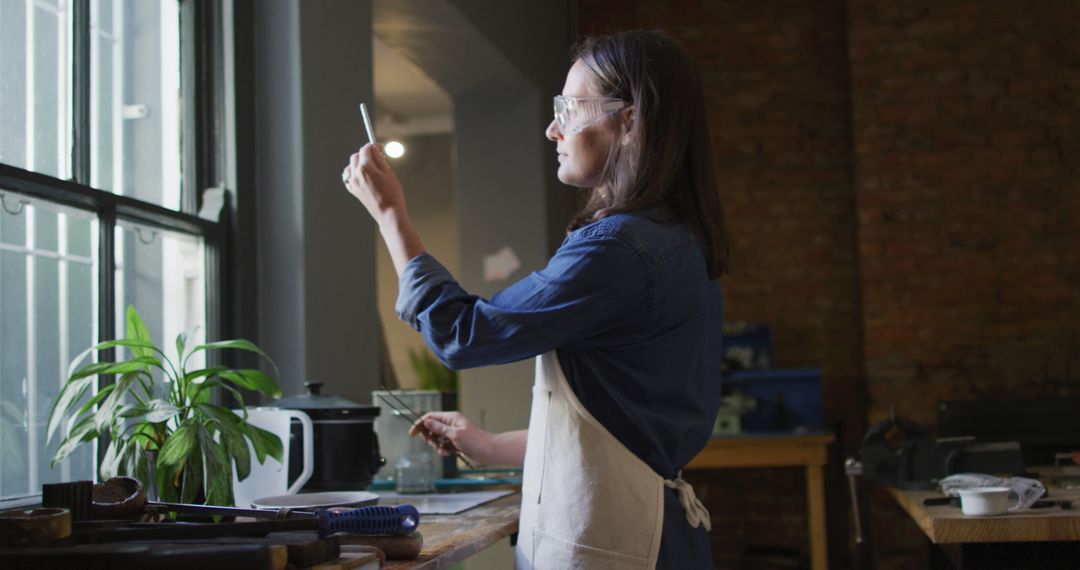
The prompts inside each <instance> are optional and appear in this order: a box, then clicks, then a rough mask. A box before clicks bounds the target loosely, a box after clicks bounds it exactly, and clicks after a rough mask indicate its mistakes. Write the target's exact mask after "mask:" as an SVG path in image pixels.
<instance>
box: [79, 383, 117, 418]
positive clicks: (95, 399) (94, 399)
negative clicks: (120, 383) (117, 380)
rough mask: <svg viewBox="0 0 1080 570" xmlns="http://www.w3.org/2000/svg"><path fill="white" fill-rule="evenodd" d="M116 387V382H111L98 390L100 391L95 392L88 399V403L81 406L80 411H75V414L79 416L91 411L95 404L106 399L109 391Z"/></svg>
mask: <svg viewBox="0 0 1080 570" xmlns="http://www.w3.org/2000/svg"><path fill="white" fill-rule="evenodd" d="M115 388H116V384H109V385H108V386H105V387H104V388H102V389H100V390H98V393H97V394H94V396H93V397H92V398H90V399H89V400H87V401H86V403H85V404H83V405H82V407H81V408H79V411H77V412H75V414H74V415H75V416H76V417H78V416H81V415H83V414H85V413H86V412H89V411H90V408H93V407H94V406H96V405H98V404H99V403H101V401H102V400H104V399H105V397H106V396H108V395H109V392H112V391H113V390H114V389H115Z"/></svg>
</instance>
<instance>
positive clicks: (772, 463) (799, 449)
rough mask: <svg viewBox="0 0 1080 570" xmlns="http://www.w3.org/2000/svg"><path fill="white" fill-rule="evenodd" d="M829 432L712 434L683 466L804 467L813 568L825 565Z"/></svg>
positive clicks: (693, 467) (816, 569) (830, 435)
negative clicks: (699, 451)
mask: <svg viewBox="0 0 1080 570" xmlns="http://www.w3.org/2000/svg"><path fill="white" fill-rule="evenodd" d="M833 439H834V438H833V435H832V434H816V435H737V436H716V437H713V438H712V439H711V440H709V444H708V445H707V446H705V449H703V450H701V453H699V454H698V455H697V457H695V458H694V460H693V461H691V462H690V464H689V465H687V466H686V468H687V469H713V468H726V467H804V468H805V469H806V502H807V504H808V505H809V510H810V513H809V515H810V517H809V518H810V561H811V568H813V569H814V570H825V569H826V568H828V567H829V551H828V546H827V541H826V532H825V464H826V463H828V453H827V451H828V450H827V448H828V446H829V444H830V443H832V442H833Z"/></svg>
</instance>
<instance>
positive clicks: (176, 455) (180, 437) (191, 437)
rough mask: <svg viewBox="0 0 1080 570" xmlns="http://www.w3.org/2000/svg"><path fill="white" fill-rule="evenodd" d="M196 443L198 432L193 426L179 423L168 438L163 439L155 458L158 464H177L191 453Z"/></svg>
mask: <svg viewBox="0 0 1080 570" xmlns="http://www.w3.org/2000/svg"><path fill="white" fill-rule="evenodd" d="M196 443H198V434H197V432H196V430H195V428H194V426H193V425H192V424H191V423H187V422H185V423H184V424H181V426H180V427H179V428H177V429H176V431H174V432H173V433H172V435H170V436H169V439H167V440H165V445H163V446H161V451H159V452H158V458H157V464H158V466H159V467H160V466H163V465H177V464H178V463H180V462H181V461H183V460H184V458H186V457H187V456H188V455H189V454H191V452H192V451H193V450H194V449H195V445H196Z"/></svg>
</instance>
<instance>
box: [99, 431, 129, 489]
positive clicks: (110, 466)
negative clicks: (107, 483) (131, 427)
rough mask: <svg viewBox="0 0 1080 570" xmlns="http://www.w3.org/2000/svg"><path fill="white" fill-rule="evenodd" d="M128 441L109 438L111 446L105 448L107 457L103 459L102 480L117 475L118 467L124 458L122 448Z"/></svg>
mask: <svg viewBox="0 0 1080 570" xmlns="http://www.w3.org/2000/svg"><path fill="white" fill-rule="evenodd" d="M126 443H127V442H124V441H121V440H118V439H113V438H109V447H108V448H106V449H105V457H103V458H102V459H101V469H100V471H101V480H102V481H104V480H106V479H108V478H110V477H116V476H117V475H118V473H117V470H116V469H117V467H118V466H119V465H120V460H121V459H123V454H122V450H121V448H122V447H123V446H124V445H125V444H126Z"/></svg>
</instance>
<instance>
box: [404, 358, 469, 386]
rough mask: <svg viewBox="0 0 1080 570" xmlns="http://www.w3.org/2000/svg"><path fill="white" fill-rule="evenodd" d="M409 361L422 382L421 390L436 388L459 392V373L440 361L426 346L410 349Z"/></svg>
mask: <svg viewBox="0 0 1080 570" xmlns="http://www.w3.org/2000/svg"><path fill="white" fill-rule="evenodd" d="M409 363H410V364H411V365H412V368H413V372H415V373H416V377H417V379H418V380H419V382H420V389H421V390H436V391H439V392H451V393H454V394H457V388H458V373H457V371H456V370H451V369H450V368H447V367H446V365H445V364H443V363H442V362H439V359H438V358H435V355H433V354H431V351H429V350H427V349H426V348H421V349H415V348H410V349H409Z"/></svg>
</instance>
